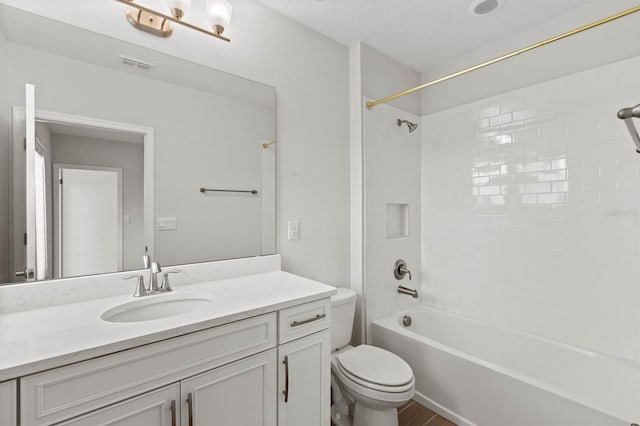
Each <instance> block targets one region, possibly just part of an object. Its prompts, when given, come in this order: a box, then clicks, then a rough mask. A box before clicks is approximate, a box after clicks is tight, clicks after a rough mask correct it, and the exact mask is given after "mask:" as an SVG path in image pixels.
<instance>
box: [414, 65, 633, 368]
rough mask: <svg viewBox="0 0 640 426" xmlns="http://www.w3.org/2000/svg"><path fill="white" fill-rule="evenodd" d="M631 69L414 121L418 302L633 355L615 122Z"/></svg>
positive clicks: (625, 183)
mask: <svg viewBox="0 0 640 426" xmlns="http://www.w3.org/2000/svg"><path fill="white" fill-rule="evenodd" d="M639 70H640V57H636V58H632V59H628V60H624V61H620V62H617V63H613V64H609V65H605V66H602V67H598V68H594V69H592V70H588V71H585V72H581V73H577V74H573V75H569V76H566V77H563V78H560V79H556V80H552V81H548V82H545V83H542V84H538V85H535V86H530V87H526V88H523V89H519V90H516V91H512V92H508V93H504V94H500V95H497V96H495V97H492V98H489V99H485V100H482V101H478V102H474V103H471V104H467V105H462V106H459V107H456V108H453V109H449V110H446V111H443V112H439V113H435V114H432V115H428V116H425V117H423V118H422V120H421V123H422V125H421V130H422V226H423V228H422V271H423V279H422V290H423V300H424V301H425V302H426V303H430V304H436V305H438V306H441V307H444V308H446V309H449V310H452V311H456V312H461V313H463V314H466V315H469V316H472V317H476V318H479V319H482V320H485V321H488V322H491V323H494V324H498V325H501V326H505V327H509V328H514V329H518V330H522V331H526V332H531V333H535V334H537V335H541V336H545V337H548V338H551V339H555V340H559V341H563V342H568V343H571V344H574V345H577V346H581V347H585V348H589V349H592V350H596V351H600V352H604V353H609V354H614V355H617V356H620V357H624V358H628V359H635V360H636V361H640V333H638V325H639V324H640V175H639V171H640V155H639V154H636V152H635V148H634V145H633V142H632V140H631V138H630V136H629V135H628V133H627V130H626V128H625V127H624V125H623V123H622V122H621V121H620V120H619V119H617V117H616V112H617V111H618V110H619V109H620V108H622V107H628V106H632V105H636V104H638V103H640V78H638V71H639ZM505 78H508V77H506V76H505ZM452 90H455V88H454V89H452ZM638 125H639V126H640V123H638Z"/></svg>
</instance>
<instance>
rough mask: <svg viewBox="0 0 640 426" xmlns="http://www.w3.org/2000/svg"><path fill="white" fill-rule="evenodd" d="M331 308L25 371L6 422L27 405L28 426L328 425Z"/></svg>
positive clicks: (12, 390)
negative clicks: (62, 364) (17, 410)
mask: <svg viewBox="0 0 640 426" xmlns="http://www.w3.org/2000/svg"><path fill="white" fill-rule="evenodd" d="M330 313H331V312H330V301H329V299H328V298H325V299H321V300H319V301H315V302H310V303H306V304H302V305H297V306H293V307H291V308H286V309H282V310H280V311H278V312H272V313H268V314H264V315H260V316H256V317H251V318H247V319H244V320H240V321H236V322H231V323H228V324H224V325H220V326H216V327H213V328H209V329H205V330H201V331H196V332H192V333H190V334H186V335H183V336H179V337H174V338H170V339H166V340H161V341H158V342H155V343H150V344H147V345H144V346H139V347H135V348H132V349H128V350H124V351H121V352H117V353H114V354H111V355H105V356H101V357H98V358H93V359H89V360H86V361H82V362H78V363H75V364H69V365H65V366H62V367H58V368H53V369H50V370H46V371H43V372H40V373H36V374H32V375H28V376H25V377H21V378H20V379H19V380H20V386H19V397H20V403H19V406H18V403H17V398H16V397H17V394H16V392H17V389H18V387H17V383H16V381H13V382H8V383H3V384H0V394H1V396H2V398H1V399H0V401H2V404H5V403H6V404H7V406H8V408H5V407H0V425H2V426H5V425H10V426H16V420H15V417H16V416H15V411H16V407H18V409H19V412H20V419H21V422H20V425H21V426H45V425H47V426H48V425H53V424H55V425H56V426H58V425H64V426H95V425H110V426H212V425H217V424H219V425H224V426H285V425H288V426H300V425H305V426H314V425H318V426H328V425H329V424H330V417H329V410H330V402H329V396H330V360H329V352H330V349H329V346H330V336H329V326H330V320H331V319H330ZM159 338H161V337H159ZM284 391H287V392H288V393H287V395H285V394H284V393H283V392H284ZM12 409H13V411H12ZM11 415H13V417H9V416H11ZM5 417H6V419H5ZM11 419H13V420H11Z"/></svg>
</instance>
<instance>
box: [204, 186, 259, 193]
mask: <svg viewBox="0 0 640 426" xmlns="http://www.w3.org/2000/svg"><path fill="white" fill-rule="evenodd" d="M200 192H202V193H203V194H204V193H205V192H237V193H243V194H253V195H256V194H257V193H258V191H256V190H255V189H251V190H248V191H242V190H236V189H210V188H200Z"/></svg>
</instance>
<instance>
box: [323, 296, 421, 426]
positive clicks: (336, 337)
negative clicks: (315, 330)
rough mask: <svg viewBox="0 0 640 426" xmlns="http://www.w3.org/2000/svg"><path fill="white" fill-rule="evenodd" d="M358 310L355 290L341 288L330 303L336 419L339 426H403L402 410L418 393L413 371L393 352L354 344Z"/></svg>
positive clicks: (332, 388)
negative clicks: (353, 330) (354, 322)
mask: <svg viewBox="0 0 640 426" xmlns="http://www.w3.org/2000/svg"><path fill="white" fill-rule="evenodd" d="M355 308H356V293H355V292H354V291H353V290H350V289H346V288H339V289H338V294H336V295H335V296H333V297H332V298H331V315H332V323H331V349H332V352H331V391H332V395H333V405H332V406H331V419H332V421H333V422H334V423H335V424H336V426H398V413H397V409H398V407H401V406H402V405H404V404H406V403H407V402H409V401H410V400H411V398H412V397H413V394H414V393H415V379H414V377H413V371H412V370H411V367H410V366H409V364H407V363H406V362H405V361H404V360H403V359H402V358H400V357H399V356H397V355H395V354H393V353H391V352H389V351H386V350H384V349H381V348H377V347H375V346H370V345H360V346H356V347H353V346H351V345H349V343H350V341H351V330H352V327H353V318H354V314H355ZM350 406H351V407H353V410H352V411H351V412H352V413H353V419H351V416H350V410H349V407H350Z"/></svg>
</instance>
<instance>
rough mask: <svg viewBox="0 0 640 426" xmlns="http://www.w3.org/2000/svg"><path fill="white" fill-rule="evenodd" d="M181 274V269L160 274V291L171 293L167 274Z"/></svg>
mask: <svg viewBox="0 0 640 426" xmlns="http://www.w3.org/2000/svg"><path fill="white" fill-rule="evenodd" d="M181 272H182V269H172V270H170V271H166V272H165V273H163V274H162V285H160V291H165V292H169V291H173V289H172V288H171V283H169V274H179V273H181Z"/></svg>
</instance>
